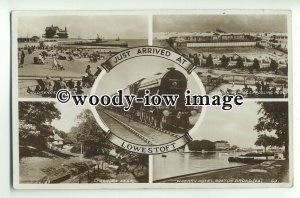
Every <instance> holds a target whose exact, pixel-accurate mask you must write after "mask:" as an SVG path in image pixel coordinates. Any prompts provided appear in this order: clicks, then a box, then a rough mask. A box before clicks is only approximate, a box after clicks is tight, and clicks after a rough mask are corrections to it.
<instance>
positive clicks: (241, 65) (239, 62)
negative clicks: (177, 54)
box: [235, 56, 244, 69]
mask: <svg viewBox="0 0 300 198" xmlns="http://www.w3.org/2000/svg"><path fill="white" fill-rule="evenodd" d="M235 66H236V67H237V68H241V69H242V68H244V62H243V59H242V57H240V56H239V57H238V58H237V59H236V65H235Z"/></svg>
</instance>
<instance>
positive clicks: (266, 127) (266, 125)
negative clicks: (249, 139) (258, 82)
mask: <svg viewBox="0 0 300 198" xmlns="http://www.w3.org/2000/svg"><path fill="white" fill-rule="evenodd" d="M259 104H260V105H261V108H260V109H259V111H258V114H261V117H260V118H259V119H258V123H257V124H256V125H255V126H254V129H255V130H256V131H257V132H259V133H262V132H275V134H276V136H277V137H276V138H277V140H276V141H274V143H275V145H276V146H284V147H285V153H284V154H285V158H286V159H288V158H289V127H288V126H289V125H288V124H289V120H288V103H287V102H262V103H259Z"/></svg>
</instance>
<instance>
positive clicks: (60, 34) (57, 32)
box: [42, 25, 69, 38]
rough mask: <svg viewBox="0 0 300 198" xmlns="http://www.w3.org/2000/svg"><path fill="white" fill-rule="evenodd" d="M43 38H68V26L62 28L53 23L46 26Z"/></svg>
mask: <svg viewBox="0 0 300 198" xmlns="http://www.w3.org/2000/svg"><path fill="white" fill-rule="evenodd" d="M42 37H43V38H68V37H69V35H68V31H67V27H65V29H64V30H63V29H60V28H59V27H58V26H53V25H51V26H50V27H46V29H45V34H43V35H42Z"/></svg>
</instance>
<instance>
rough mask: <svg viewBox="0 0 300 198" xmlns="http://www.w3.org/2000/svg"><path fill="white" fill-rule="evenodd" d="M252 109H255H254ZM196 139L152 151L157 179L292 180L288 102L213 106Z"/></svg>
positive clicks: (279, 181)
mask: <svg viewBox="0 0 300 198" xmlns="http://www.w3.org/2000/svg"><path fill="white" fill-rule="evenodd" d="M249 109H251V111H249ZM190 135H191V137H192V138H193V141H191V142H189V143H188V144H187V145H186V146H185V147H183V148H181V149H178V150H176V151H173V152H169V153H165V154H162V155H155V156H153V181H154V182H155V183H285V182H286V183H287V182H289V129H288V103H287V102H254V101H247V102H245V103H244V104H243V106H241V107H239V108H236V109H232V110H231V111H230V112H226V111H223V110H221V109H220V108H217V107H210V108H208V110H207V112H206V116H205V118H204V120H203V123H202V125H201V128H199V133H195V134H190Z"/></svg>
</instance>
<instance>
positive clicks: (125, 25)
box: [18, 15, 148, 39]
mask: <svg viewBox="0 0 300 198" xmlns="http://www.w3.org/2000/svg"><path fill="white" fill-rule="evenodd" d="M18 19H19V23H18V37H27V35H28V37H32V36H34V35H36V36H39V37H41V36H42V34H44V33H45V28H46V27H47V26H51V25H52V24H53V25H54V26H58V27H60V28H62V29H64V28H65V26H66V27H67V29H68V33H69V38H78V36H80V37H81V38H96V37H97V34H99V36H104V38H105V39H116V38H117V37H118V36H119V37H120V39H147V36H148V23H147V22H148V21H147V20H148V18H147V16H142V15H131V16H130V15H123V16H120V15H111V16H105V15H101V16H100V15H94V16H83V15H81V16H76V15H66V16H60V15H57V16H20V17H19V18H18Z"/></svg>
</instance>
